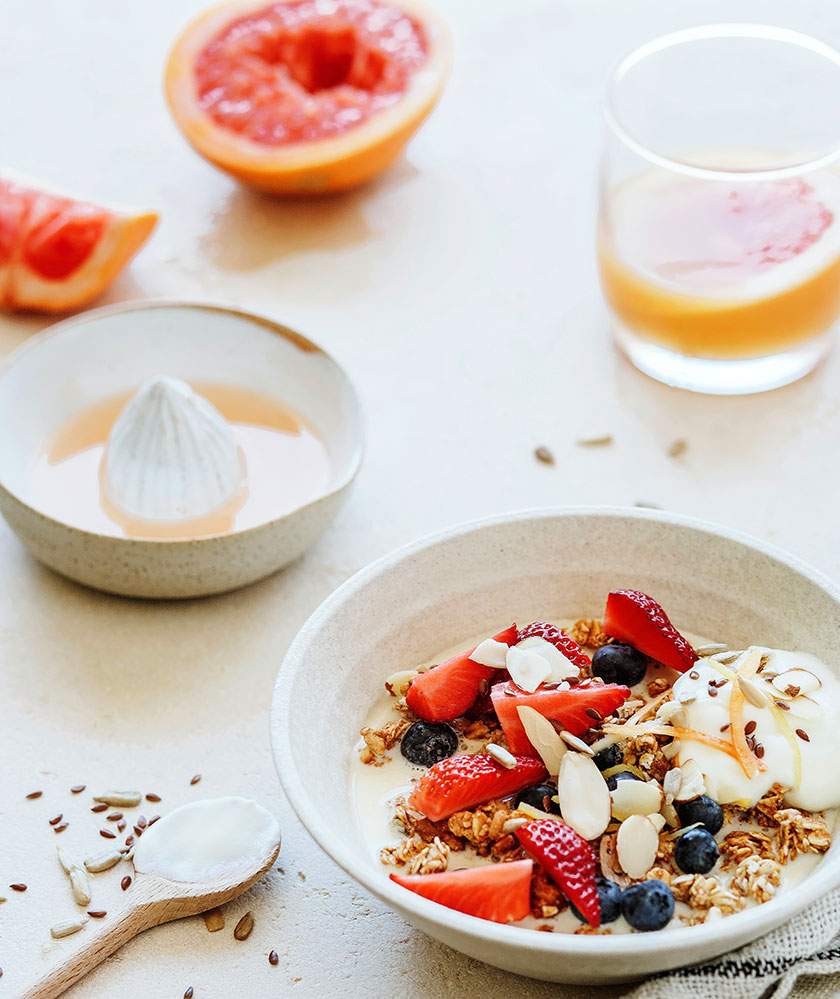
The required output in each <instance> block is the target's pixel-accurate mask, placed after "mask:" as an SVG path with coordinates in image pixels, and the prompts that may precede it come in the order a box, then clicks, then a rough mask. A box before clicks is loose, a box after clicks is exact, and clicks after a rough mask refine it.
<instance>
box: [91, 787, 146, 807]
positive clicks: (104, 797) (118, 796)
mask: <svg viewBox="0 0 840 999" xmlns="http://www.w3.org/2000/svg"><path fill="white" fill-rule="evenodd" d="M142 797H143V796H142V795H141V794H140V792H139V791H106V792H105V793H104V794H95V795H94V796H93V800H94V801H98V802H99V803H100V804H102V805H110V806H111V807H112V808H136V807H137V806H138V805H139V804H140V799H141V798H142Z"/></svg>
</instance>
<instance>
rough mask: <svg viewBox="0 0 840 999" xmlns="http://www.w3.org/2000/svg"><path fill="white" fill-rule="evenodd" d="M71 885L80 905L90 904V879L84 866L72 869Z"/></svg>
mask: <svg viewBox="0 0 840 999" xmlns="http://www.w3.org/2000/svg"><path fill="white" fill-rule="evenodd" d="M70 887H71V888H72V890H73V898H75V900H76V903H77V904H78V905H90V879H89V878H88V876H87V872H86V871H85V870H84V868H82V867H74V868H73V870H72V871H70Z"/></svg>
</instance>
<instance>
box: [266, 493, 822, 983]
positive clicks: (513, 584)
mask: <svg viewBox="0 0 840 999" xmlns="http://www.w3.org/2000/svg"><path fill="white" fill-rule="evenodd" d="M616 587H621V588H633V589H634V590H636V589H638V590H640V591H644V592H645V593H655V594H656V595H657V599H658V600H660V601H661V602H662V604H663V605H664V606H667V608H668V613H669V614H670V617H671V620H672V621H673V623H674V624H675V625H676V627H677V628H678V629H685V630H686V631H687V632H690V633H692V634H694V635H703V636H710V637H711V636H713V637H714V640H715V641H717V642H721V643H727V644H728V645H729V647H730V648H732V649H745V648H747V646H748V645H749V644H750V643H752V642H755V641H756V636H760V643H761V645H766V646H767V647H768V648H769V647H772V648H776V649H787V650H796V651H797V652H802V653H805V652H807V653H809V654H812V655H813V656H815V657H818V658H819V659H821V660H823V661H824V663H825V664H826V665H827V668H828V669H829V670H830V671H831V674H833V675H836V674H837V673H838V672H839V671H838V665H840V658H838V651H837V650H838V649H840V588H838V587H837V586H836V585H835V584H834V583H832V582H831V581H830V580H829V579H827V578H825V577H823V576H821V575H820V574H819V573H818V572H816V571H815V570H813V569H811V568H810V567H809V566H807V565H805V564H804V563H802V562H800V561H799V560H797V559H796V558H794V557H792V556H790V555H787V554H785V553H784V552H781V551H779V550H777V549H775V548H772V547H770V546H768V545H766V544H764V543H763V542H762V541H760V540H757V539H754V538H750V537H748V536H745V535H742V534H739V533H737V532H734V531H731V530H729V529H727V528H722V527H718V526H716V525H713V524H708V523H704V522H702V521H697V520H692V519H689V518H685V517H681V516H677V515H673V514H670V513H665V512H660V511H648V510H627V509H619V508H609V507H595V508H567V509H552V510H538V511H528V512H523V513H516V514H510V515H506V516H502V517H498V518H493V519H489V520H483V521H479V522H476V523H470V524H466V525H462V526H459V527H456V528H453V529H451V530H449V531H446V532H444V533H442V534H439V535H436V536H434V537H432V538H428V539H425V540H422V541H419V542H416V543H414V544H412V545H409V546H408V547H405V548H402V549H400V550H399V551H397V552H395V553H393V554H391V555H389V556H387V557H385V558H383V559H380V560H379V561H378V562H375V563H374V564H373V565H371V566H369V567H367V568H366V569H364V570H362V571H361V572H359V573H357V574H356V575H355V576H354V577H353V578H352V579H350V580H348V581H347V582H346V583H344V585H342V586H341V587H340V588H339V589H338V590H336V592H335V593H334V594H333V595H332V596H331V597H330V598H329V599H328V600H326V601H325V603H323V604H322V605H321V607H320V608H319V609H318V610H316V611H315V613H314V614H313V615H312V616H311V617H310V619H309V620H308V621H307V622H306V624H305V625H304V626H303V628H302V629H301V631H300V633H299V634H298V636H297V638H296V639H295V641H294V643H293V644H292V646H291V648H290V649H289V651H288V653H287V655H286V657H285V659H284V661H283V664H282V666H281V668H280V672H279V675H278V678H277V682H276V686H275V691H274V698H273V703H272V710H271V735H272V746H273V752H274V758H275V762H276V765H277V769H278V771H279V774H280V777H281V780H282V782H283V785H284V788H285V790H286V793H287V794H288V797H289V799H290V801H291V803H292V805H293V806H294V808H295V810H296V811H297V814H298V816H299V818H300V819H301V821H302V822H303V824H304V826H305V827H306V828H307V829H308V831H309V832H310V833H311V835H312V836H313V837H314V839H315V840H316V841H317V842H318V843H319V845H320V846H321V847H322V848H323V849H324V850H325V851H326V852H327V853H328V854H329V855H330V856H331V857H332V859H333V860H335V861H336V863H338V864H339V865H340V866H341V867H342V868H343V869H344V870H345V871H346V872H347V873H348V874H350V875H351V876H352V877H354V878H355V879H356V880H357V881H358V882H359V883H360V884H362V885H363V886H364V887H365V888H366V889H367V890H368V891H370V892H371V893H372V894H374V895H376V896H377V897H378V898H379V899H380V900H382V901H383V902H384V903H385V904H386V905H388V906H389V907H391V908H392V909H394V910H395V911H396V912H397V913H399V914H400V915H401V916H403V917H404V918H405V919H406V920H407V921H408V922H410V923H411V924H412V925H414V926H416V927H418V928H420V929H422V930H423V931H425V932H426V933H428V934H429V935H430V936H432V937H434V938H436V939H438V940H440V941H443V942H445V943H447V944H449V945H450V946H451V947H453V948H455V949H456V950H459V951H461V952H463V953H465V954H468V955H469V956H471V957H474V958H477V959H479V960H482V961H486V962H487V963H489V964H492V965H495V966H497V967H500V968H504V969H506V970H508V971H512V972H515V973H518V974H521V975H526V976H529V977H533V978H538V979H542V980H545V981H559V982H568V983H593V984H594V983H610V982H622V981H631V980H634V979H638V978H642V977H645V976H647V975H650V974H654V973H656V972H661V971H665V970H667V969H670V968H675V967H679V966H683V965H686V964H692V963H695V962H698V961H704V960H708V959H710V958H712V957H715V956H717V955H720V954H723V953H725V952H726V951H729V950H732V949H734V948H737V947H740V946H742V945H744V944H746V943H748V942H750V941H752V940H755V939H756V938H758V937H760V936H762V935H763V934H765V933H767V932H769V931H770V930H772V929H774V928H775V927H777V926H779V925H780V924H782V923H784V922H785V921H786V920H788V919H790V918H791V917H793V916H794V915H796V914H798V913H800V912H802V911H803V910H805V909H806V908H807V907H808V906H809V905H811V904H812V903H813V902H814V901H815V900H816V899H817V898H819V897H820V896H822V895H823V894H825V893H826V892H828V891H829V890H830V889H832V888H834V887H836V886H838V885H840V849H838V847H837V846H836V844H833V845H831V847H830V848H829V849H828V850H827V852H825V853H824V854H821V856H820V858H819V861H818V863H817V864H816V866H815V867H814V868H813V869H811V868H808V869H807V871H808V872H807V873H806V874H805V875H804V877H802V879H801V880H799V881H798V882H795V883H791V884H790V886H788V887H784V890H782V891H780V892H779V893H778V894H777V895H776V896H775V897H773V898H771V899H770V900H769V901H766V902H765V903H764V904H760V905H758V904H756V905H754V906H752V907H749V908H744V909H743V911H735V912H733V913H732V914H731V915H726V918H722V919H715V920H709V921H706V922H703V923H700V924H697V925H689V924H687V923H686V924H678V925H668V926H667V927H666V928H664V929H660V930H654V931H653V932H648V933H615V934H610V935H606V934H602V935H589V934H575V933H573V932H552V933H544V932H534V931H533V930H532V929H530V928H525V927H524V926H522V925H506V924H502V923H495V922H490V921H487V920H485V919H478V918H476V917H475V916H471V915H466V914H464V913H462V912H459V911H456V910H454V909H450V908H447V907H445V906H443V905H440V904H438V903H436V902H433V901H431V900H429V899H428V898H424V897H421V896H420V895H418V894H415V893H414V892H413V891H407V890H406V889H405V888H404V887H401V886H400V885H398V884H396V883H394V882H393V881H391V880H389V878H388V876H387V873H386V872H385V871H384V869H383V867H382V865H381V864H380V863H379V862H378V859H377V855H376V851H375V850H373V849H372V848H371V843H370V839H369V837H368V836H367V835H366V833H365V831H364V830H365V828H366V827H365V822H364V817H363V816H360V815H359V805H358V798H357V796H356V794H355V792H354V789H353V780H354V774H357V773H358V765H357V764H358V742H359V730H360V728H361V726H363V725H364V724H366V722H365V719H366V717H367V716H368V712H369V710H370V706H371V704H372V703H374V701H375V700H376V699H377V698H378V697H380V695H381V693H382V684H383V678H384V677H385V676H387V675H388V674H390V673H393V672H395V671H399V670H403V669H406V668H409V667H411V666H413V665H416V664H420V663H425V662H428V661H435V662H437V661H439V660H437V659H433V657H436V656H439V655H440V653H441V651H442V650H444V649H447V648H450V647H456V648H457V647H458V646H459V645H463V644H466V643H467V642H468V641H470V640H471V639H472V638H473V637H474V636H476V635H478V634H487V633H489V632H490V631H491V630H492V629H494V627H496V626H497V625H498V623H499V622H500V621H501V622H504V623H505V624H507V623H509V622H510V620H517V621H526V620H528V621H532V620H535V619H537V620H550V619H551V618H550V615H552V614H554V615H556V617H557V618H563V619H566V620H568V619H576V618H588V617H592V618H594V617H599V616H600V615H601V612H602V608H603V601H604V597H605V594H606V593H608V592H609V591H611V590H613V589H615V588H616ZM831 682H832V683H833V676H832V678H831ZM734 688H735V684H734V683H733V689H734ZM396 751H397V752H399V747H397V750H396ZM768 759H769V756H768ZM367 769H370V768H367ZM764 769H766V768H764ZM383 770H384V768H383ZM502 866H505V865H502ZM497 868H498V865H497ZM814 872H815V873H814ZM675 922H676V921H675Z"/></svg>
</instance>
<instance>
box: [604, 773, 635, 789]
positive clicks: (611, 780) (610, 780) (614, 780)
mask: <svg viewBox="0 0 840 999" xmlns="http://www.w3.org/2000/svg"><path fill="white" fill-rule="evenodd" d="M620 780H639V778H638V777H637V776H636V775H635V774H631V773H630V771H629V770H622V771H621V772H620V773H617V774H613V775H612V776H611V777H607V787H608V788H609V789H610V790H611V791H614V790H615V786H616V784H618V782H619V781H620Z"/></svg>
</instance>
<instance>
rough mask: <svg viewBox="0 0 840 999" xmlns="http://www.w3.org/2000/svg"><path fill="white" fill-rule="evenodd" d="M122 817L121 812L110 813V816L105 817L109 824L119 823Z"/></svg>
mask: <svg viewBox="0 0 840 999" xmlns="http://www.w3.org/2000/svg"><path fill="white" fill-rule="evenodd" d="M122 817H123V813H122V812H112V813H111V814H110V815H107V816H106V818H107V819H108V821H109V822H119V821H120V819H121V818H122Z"/></svg>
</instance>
